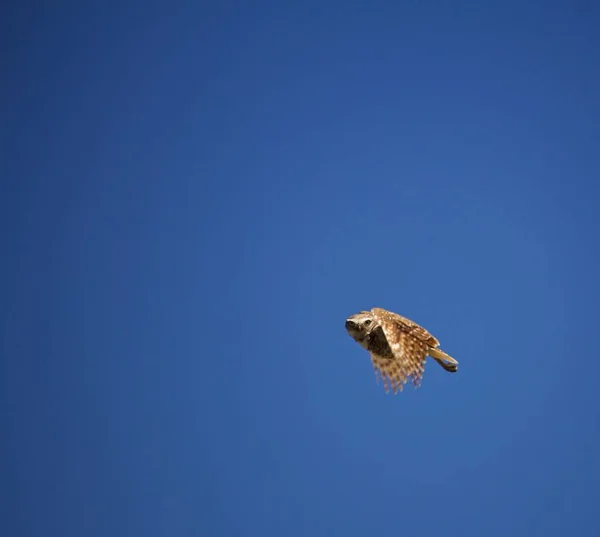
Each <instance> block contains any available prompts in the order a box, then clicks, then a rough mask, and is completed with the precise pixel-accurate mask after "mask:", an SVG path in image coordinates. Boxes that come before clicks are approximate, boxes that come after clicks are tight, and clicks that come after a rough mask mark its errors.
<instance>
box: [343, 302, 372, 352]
mask: <svg viewBox="0 0 600 537" xmlns="http://www.w3.org/2000/svg"><path fill="white" fill-rule="evenodd" d="M376 326H377V323H376V322H375V319H374V318H373V314H372V313H371V312H369V311H361V312H360V313H355V314H354V315H351V316H350V317H348V318H347V319H346V330H347V331H348V334H349V335H350V337H351V338H352V339H354V340H355V341H357V342H358V343H360V344H361V345H362V346H363V347H364V348H365V349H366V348H368V340H367V338H368V336H369V334H370V333H371V330H373V329H374V328H376Z"/></svg>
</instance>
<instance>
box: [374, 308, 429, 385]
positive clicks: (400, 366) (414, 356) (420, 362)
mask: <svg viewBox="0 0 600 537" xmlns="http://www.w3.org/2000/svg"><path fill="white" fill-rule="evenodd" d="M372 313H373V315H374V316H375V318H376V319H377V321H378V322H379V323H380V325H381V328H382V329H383V332H384V334H385V337H386V339H387V341H388V344H389V346H390V349H391V351H392V355H393V357H392V358H384V357H382V356H379V355H376V354H373V353H371V361H372V362H373V367H374V368H375V372H376V374H377V373H379V375H380V376H381V378H382V380H383V384H384V388H385V390H386V391H388V390H389V386H388V382H389V384H391V387H392V390H393V391H394V393H396V392H397V391H402V388H403V385H404V384H405V383H406V382H407V381H408V380H410V381H411V383H412V384H413V386H415V387H418V386H420V384H421V379H422V378H423V373H424V371H425V359H426V357H427V354H428V351H429V348H430V347H431V346H437V345H438V344H439V343H438V342H437V339H435V338H434V337H433V336H432V335H431V334H430V333H429V332H427V330H425V329H424V328H422V327H420V326H419V325H417V324H416V323H414V322H412V321H410V320H409V319H406V318H405V317H402V316H401V315H398V314H396V313H392V312H389V311H386V310H383V309H380V308H373V310H372Z"/></svg>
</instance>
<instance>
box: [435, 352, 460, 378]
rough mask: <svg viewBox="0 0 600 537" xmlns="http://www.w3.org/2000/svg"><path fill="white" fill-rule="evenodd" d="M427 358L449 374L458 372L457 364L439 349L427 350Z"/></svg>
mask: <svg viewBox="0 0 600 537" xmlns="http://www.w3.org/2000/svg"><path fill="white" fill-rule="evenodd" d="M429 356H431V357H432V358H433V359H434V360H435V361H436V362H437V363H438V364H440V365H441V366H442V367H443V368H444V369H445V370H446V371H449V372H450V373H456V372H457V371H458V362H457V361H456V360H455V359H454V358H452V356H449V355H447V354H446V353H445V352H444V351H442V350H440V349H429Z"/></svg>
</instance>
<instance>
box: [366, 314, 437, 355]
mask: <svg viewBox="0 0 600 537" xmlns="http://www.w3.org/2000/svg"><path fill="white" fill-rule="evenodd" d="M371 313H372V314H373V315H374V316H376V317H377V319H378V320H379V321H385V322H386V323H389V324H394V325H396V326H397V327H398V329H399V330H401V331H402V332H407V333H409V334H411V335H412V336H414V337H415V338H417V339H418V340H420V341H423V342H424V343H426V344H427V345H428V346H429V347H434V348H435V347H439V346H440V342H439V341H438V340H437V338H435V337H434V336H432V335H431V334H430V333H429V332H428V331H427V330H425V328H423V327H422V326H420V325H418V324H417V323H415V322H414V321H411V320H410V319H407V318H406V317H402V315H398V314H397V313H393V312H391V311H387V310H384V309H382V308H373V309H372V310H371Z"/></svg>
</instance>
